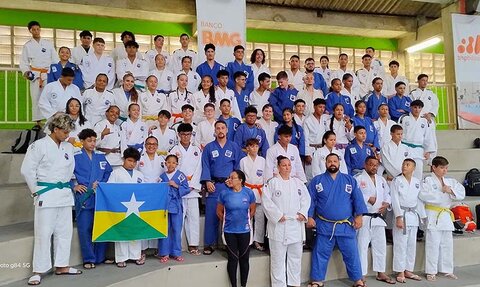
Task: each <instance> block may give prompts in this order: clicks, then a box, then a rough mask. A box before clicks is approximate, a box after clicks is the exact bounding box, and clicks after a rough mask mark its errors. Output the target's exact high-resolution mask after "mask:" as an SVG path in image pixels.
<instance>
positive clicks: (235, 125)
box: [233, 123, 238, 131]
mask: <svg viewBox="0 0 480 287" xmlns="http://www.w3.org/2000/svg"><path fill="white" fill-rule="evenodd" d="M237 128H238V124H237V123H233V130H234V131H236V130H237Z"/></svg>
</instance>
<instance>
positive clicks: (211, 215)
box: [200, 121, 242, 255]
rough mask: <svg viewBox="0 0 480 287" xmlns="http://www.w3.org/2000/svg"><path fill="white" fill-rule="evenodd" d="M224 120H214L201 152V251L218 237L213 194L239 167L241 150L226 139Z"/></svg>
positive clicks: (208, 248)
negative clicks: (212, 132)
mask: <svg viewBox="0 0 480 287" xmlns="http://www.w3.org/2000/svg"><path fill="white" fill-rule="evenodd" d="M227 132H228V129H227V124H226V123H225V122H224V121H217V122H216V123H215V137H216V139H215V140H214V141H213V142H211V143H209V144H207V145H206V146H205V149H204V150H203V153H202V176H201V177H200V182H201V183H202V184H204V185H205V187H206V190H207V195H206V197H207V198H206V200H205V237H204V246H205V248H204V250H203V254H205V255H210V254H212V253H213V251H214V249H213V245H215V244H217V239H218V223H219V221H218V217H217V211H216V209H217V198H218V195H219V194H220V192H221V191H222V190H224V189H226V188H227V186H226V185H225V181H226V180H227V178H228V177H229V176H230V173H232V171H234V170H237V169H239V164H240V159H241V158H242V156H241V150H240V147H239V146H238V145H237V144H236V143H235V142H232V141H229V140H227Z"/></svg>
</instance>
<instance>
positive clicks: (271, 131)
mask: <svg viewBox="0 0 480 287" xmlns="http://www.w3.org/2000/svg"><path fill="white" fill-rule="evenodd" d="M272 118H273V107H272V105H270V104H266V105H264V106H263V107H262V117H261V118H260V119H259V120H257V124H258V125H259V126H260V127H261V128H262V129H263V130H264V131H265V135H267V141H268V146H273V145H274V144H275V141H274V140H273V138H274V137H275V130H276V129H277V126H278V123H277V122H275V121H272Z"/></svg>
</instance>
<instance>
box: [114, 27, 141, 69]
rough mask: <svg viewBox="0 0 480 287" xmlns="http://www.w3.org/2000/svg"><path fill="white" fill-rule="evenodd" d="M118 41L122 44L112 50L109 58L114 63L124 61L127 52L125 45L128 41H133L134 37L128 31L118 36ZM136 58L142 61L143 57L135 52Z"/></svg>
mask: <svg viewBox="0 0 480 287" xmlns="http://www.w3.org/2000/svg"><path fill="white" fill-rule="evenodd" d="M120 40H122V43H121V44H120V45H118V46H117V47H115V49H113V51H112V54H111V57H112V58H113V61H114V62H115V63H116V62H117V61H118V60H120V59H125V58H126V57H127V50H126V49H125V44H126V43H127V42H129V41H135V35H134V34H133V33H132V32H130V31H123V32H122V34H121V35H120ZM137 58H139V59H143V55H142V54H141V53H140V52H137Z"/></svg>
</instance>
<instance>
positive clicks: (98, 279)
mask: <svg viewBox="0 0 480 287" xmlns="http://www.w3.org/2000/svg"><path fill="white" fill-rule="evenodd" d="M14 249H18V248H14ZM454 250H455V266H456V273H457V274H458V275H460V277H465V279H464V280H467V281H468V282H467V283H468V284H473V283H470V282H471V281H470V279H468V278H470V277H469V276H467V275H466V274H470V272H471V271H470V270H475V268H476V272H477V273H473V275H474V276H475V278H476V280H477V281H473V282H474V283H475V282H478V270H479V269H478V268H479V266H478V265H479V264H480V257H479V256H472V254H480V235H477V234H467V235H464V236H461V237H460V236H459V237H455V238H454ZM29 251H31V249H30V250H29ZM424 252H425V250H424V243H422V242H421V243H417V258H416V265H415V271H421V270H423V268H424V267H423V266H424V262H423V261H424ZM11 253H12V252H11ZM11 253H10V254H11ZM2 254H5V253H2ZM5 258H9V257H5ZM24 260H26V261H19V262H21V263H23V262H26V263H28V262H30V261H28V260H27V259H24ZM269 260H270V258H269V255H268V254H267V253H264V252H258V251H255V250H252V251H251V258H250V273H249V281H248V283H249V284H248V285H249V286H254V287H264V286H270V278H269ZM73 261H74V260H72V262H73ZM11 262H16V261H11ZM310 264H311V253H310V251H305V252H304V253H303V257H302V276H301V278H302V282H304V283H305V282H308V280H309V272H310V267H309V266H310ZM226 265H227V259H226V253H225V252H224V251H216V252H214V253H213V254H212V255H211V256H193V255H188V254H185V262H183V263H177V262H172V261H169V262H168V263H166V264H162V263H160V262H159V260H158V259H155V258H153V257H152V258H148V259H147V262H146V264H145V265H143V266H136V265H135V264H134V263H129V264H128V266H127V268H124V269H121V270H120V269H118V268H117V267H115V266H114V265H99V266H98V267H97V268H96V269H93V270H85V271H84V272H85V273H84V274H83V275H81V276H76V277H75V280H72V277H71V276H52V275H47V276H45V277H44V281H42V283H43V285H44V286H51V287H56V286H62V287H63V286H69V287H77V286H78V287H83V286H91V287H95V286H102V287H103V286H115V287H124V286H125V287H127V286H129V287H130V286H132V287H138V286H142V287H150V286H152V287H153V286H155V287H156V286H158V282H162V284H161V286H167V287H168V286H192V285H195V286H229V284H228V278H227V272H226ZM463 267H465V268H463ZM18 269H21V268H18ZM18 269H15V268H12V269H10V268H8V269H7V271H5V272H2V273H13V272H17V271H18ZM462 270H464V271H462ZM23 271H25V272H23V273H24V274H25V275H24V277H23V278H27V276H28V275H29V274H28V269H27V268H25V270H23ZM387 272H388V273H391V272H392V246H391V245H388V247H387ZM186 274H188V276H185V275H186ZM369 275H374V274H373V272H370V274H369ZM2 276H3V275H2ZM4 277H6V276H4ZM344 278H347V275H346V272H345V267H344V265H343V261H342V258H341V255H340V252H339V251H338V250H335V251H334V253H333V256H332V258H331V260H330V262H329V265H328V274H327V280H339V279H340V281H337V282H334V283H332V284H340V283H342V282H348V281H347V280H345V279H344ZM370 281H373V280H370ZM0 282H5V284H4V286H11V287H16V286H24V285H25V279H21V280H20V278H18V279H17V281H15V282H11V281H6V280H5V279H4V278H1V279H0ZM339 282H340V283H339ZM439 282H443V280H439ZM458 282H462V281H458ZM409 283H410V285H406V286H434V285H421V284H422V283H424V282H421V283H420V284H419V285H417V284H418V283H416V282H415V283H416V284H415V285H413V284H412V282H409ZM451 283H453V282H451ZM455 283H456V282H455ZM348 284H351V283H350V282H348ZM440 284H441V283H440ZM328 285H329V286H345V285H330V284H328ZM369 286H370V285H369ZM372 286H373V285H372ZM382 286H384V285H382ZM435 286H466V285H458V284H454V285H435Z"/></svg>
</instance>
